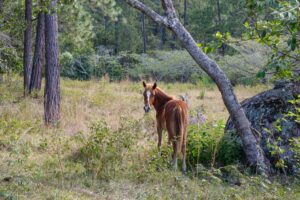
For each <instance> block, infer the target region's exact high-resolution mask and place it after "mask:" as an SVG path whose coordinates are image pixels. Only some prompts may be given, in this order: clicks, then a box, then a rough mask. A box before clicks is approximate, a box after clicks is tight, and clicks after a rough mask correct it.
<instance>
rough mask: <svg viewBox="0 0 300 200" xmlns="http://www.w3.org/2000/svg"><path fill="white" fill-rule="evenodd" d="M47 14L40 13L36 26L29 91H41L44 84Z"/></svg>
mask: <svg viewBox="0 0 300 200" xmlns="http://www.w3.org/2000/svg"><path fill="white" fill-rule="evenodd" d="M44 49H45V14H44V13H43V12H40V13H39V14H38V21H37V26H36V37H35V49H34V55H33V65H32V73H31V80H30V88H29V92H30V93H31V92H32V91H33V90H37V91H40V90H41V84H42V66H43V63H44V56H45V51H44Z"/></svg>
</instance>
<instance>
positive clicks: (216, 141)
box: [187, 120, 241, 167]
mask: <svg viewBox="0 0 300 200" xmlns="http://www.w3.org/2000/svg"><path fill="white" fill-rule="evenodd" d="M224 127H225V124H224V122H223V121H222V120H220V121H217V122H216V123H213V124H212V123H209V122H207V123H205V124H203V125H201V126H199V125H198V124H197V125H190V126H189V129H188V144H187V153H188V154H187V158H188V161H189V163H190V164H191V165H192V167H195V166H196V165H197V164H203V165H205V166H212V167H213V166H215V164H217V163H218V164H222V165H223V164H225V165H227V164H232V163H234V162H236V161H238V160H239V159H240V155H241V147H240V144H239V142H238V139H237V138H236V137H234V136H232V135H225V136H224Z"/></svg>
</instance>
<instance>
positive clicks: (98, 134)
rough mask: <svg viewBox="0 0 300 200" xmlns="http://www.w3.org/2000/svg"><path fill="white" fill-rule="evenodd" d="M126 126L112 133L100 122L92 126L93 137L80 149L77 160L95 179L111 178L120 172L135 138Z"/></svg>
mask: <svg viewBox="0 0 300 200" xmlns="http://www.w3.org/2000/svg"><path fill="white" fill-rule="evenodd" d="M133 127H135V125H132V124H128V123H127V124H125V125H123V126H121V128H120V129H118V130H117V131H112V130H111V129H110V128H109V127H108V126H107V125H106V123H105V122H103V121H100V122H98V123H95V124H93V125H92V126H91V136H90V137H89V138H88V140H87V141H85V144H84V146H83V147H82V148H81V149H80V151H79V153H78V155H77V156H76V160H77V161H79V162H83V163H84V167H85V168H86V169H87V171H88V172H89V173H91V174H92V175H93V176H94V177H100V178H109V177H112V176H114V175H115V173H116V172H117V171H118V170H120V169H121V168H122V167H121V164H122V161H123V158H124V156H125V155H126V153H127V152H128V151H129V150H130V148H131V146H132V145H133V142H134V139H135V137H133V135H132V132H133V131H132V128H133Z"/></svg>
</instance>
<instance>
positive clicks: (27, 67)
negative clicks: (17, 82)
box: [23, 0, 32, 95]
mask: <svg viewBox="0 0 300 200" xmlns="http://www.w3.org/2000/svg"><path fill="white" fill-rule="evenodd" d="M25 21H26V29H25V32H24V53H23V65H24V95H27V94H28V91H29V85H30V75H31V50H32V41H31V40H32V1H31V0H25Z"/></svg>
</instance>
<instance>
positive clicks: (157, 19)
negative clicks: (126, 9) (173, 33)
mask: <svg viewBox="0 0 300 200" xmlns="http://www.w3.org/2000/svg"><path fill="white" fill-rule="evenodd" d="M125 1H126V2H127V3H128V4H130V5H131V6H132V7H134V8H136V9H138V10H140V11H141V12H143V13H144V14H146V15H147V16H149V17H150V18H151V19H152V20H153V21H155V22H156V23H158V24H164V25H165V26H167V27H169V23H168V21H167V19H166V18H165V17H163V16H161V15H159V14H158V13H156V12H155V11H153V10H152V9H151V8H149V7H148V6H146V5H145V4H143V3H141V2H140V1H138V0H125Z"/></svg>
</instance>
